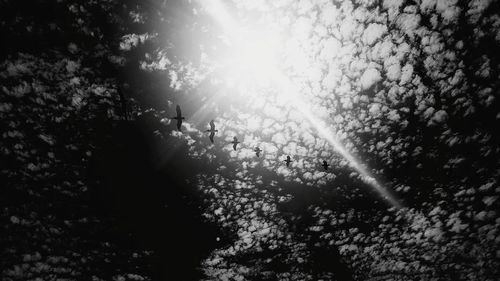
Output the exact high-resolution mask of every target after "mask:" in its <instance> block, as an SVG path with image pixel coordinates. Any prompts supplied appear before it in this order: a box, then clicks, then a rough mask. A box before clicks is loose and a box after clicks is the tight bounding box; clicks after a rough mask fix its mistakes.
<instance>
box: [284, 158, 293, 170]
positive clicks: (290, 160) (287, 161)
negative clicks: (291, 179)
mask: <svg viewBox="0 0 500 281" xmlns="http://www.w3.org/2000/svg"><path fill="white" fill-rule="evenodd" d="M283 161H285V163H286V166H287V167H289V166H290V163H291V162H293V161H292V159H291V158H290V155H287V156H286V160H283Z"/></svg>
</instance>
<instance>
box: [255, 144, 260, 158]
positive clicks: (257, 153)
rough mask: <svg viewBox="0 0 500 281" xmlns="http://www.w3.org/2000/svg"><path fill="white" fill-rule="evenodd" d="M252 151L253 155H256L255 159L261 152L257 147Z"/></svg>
mask: <svg viewBox="0 0 500 281" xmlns="http://www.w3.org/2000/svg"><path fill="white" fill-rule="evenodd" d="M254 151H255V155H257V157H260V153H261V152H262V149H260V148H259V147H258V146H257V147H255V149H254Z"/></svg>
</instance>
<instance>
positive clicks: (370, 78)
mask: <svg viewBox="0 0 500 281" xmlns="http://www.w3.org/2000/svg"><path fill="white" fill-rule="evenodd" d="M380 80H382V77H381V76H380V72H379V71H378V70H377V69H375V68H368V69H366V70H365V72H364V73H363V75H362V76H361V78H360V79H359V81H360V83H361V88H362V89H368V88H370V87H371V86H372V85H373V84H375V83H376V82H379V81H380Z"/></svg>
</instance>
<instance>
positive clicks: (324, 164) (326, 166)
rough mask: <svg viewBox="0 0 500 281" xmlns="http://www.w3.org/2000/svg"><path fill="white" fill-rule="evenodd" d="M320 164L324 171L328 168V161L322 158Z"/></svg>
mask: <svg viewBox="0 0 500 281" xmlns="http://www.w3.org/2000/svg"><path fill="white" fill-rule="evenodd" d="M322 166H323V168H324V169H325V171H326V170H328V167H329V166H330V165H328V163H327V162H326V161H325V160H323V165H322Z"/></svg>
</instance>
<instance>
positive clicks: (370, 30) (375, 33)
mask: <svg viewBox="0 0 500 281" xmlns="http://www.w3.org/2000/svg"><path fill="white" fill-rule="evenodd" d="M386 32H387V27H386V26H385V25H382V24H378V23H371V24H370V25H369V26H368V27H367V28H366V29H365V31H364V32H363V37H362V39H363V42H364V43H365V44H368V45H372V44H373V43H374V42H375V41H376V40H378V39H380V38H381V37H382V35H384V34H385V33H386Z"/></svg>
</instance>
